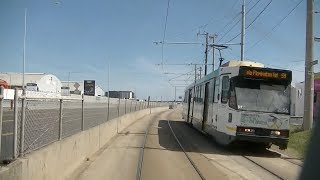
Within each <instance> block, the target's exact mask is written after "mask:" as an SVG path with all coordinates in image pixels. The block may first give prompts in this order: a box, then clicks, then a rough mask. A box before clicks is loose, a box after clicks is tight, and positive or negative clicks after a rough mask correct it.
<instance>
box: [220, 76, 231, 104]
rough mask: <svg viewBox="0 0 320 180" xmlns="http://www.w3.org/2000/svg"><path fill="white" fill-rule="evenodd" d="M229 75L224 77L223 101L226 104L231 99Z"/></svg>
mask: <svg viewBox="0 0 320 180" xmlns="http://www.w3.org/2000/svg"><path fill="white" fill-rule="evenodd" d="M229 88H230V82H229V76H223V77H222V90H221V103H224V104H226V103H227V102H228V100H229Z"/></svg>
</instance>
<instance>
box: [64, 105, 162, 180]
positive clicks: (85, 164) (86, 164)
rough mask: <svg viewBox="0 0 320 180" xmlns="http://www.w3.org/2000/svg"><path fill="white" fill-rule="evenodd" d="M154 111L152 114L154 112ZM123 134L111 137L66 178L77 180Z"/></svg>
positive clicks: (123, 130) (133, 122)
mask: <svg viewBox="0 0 320 180" xmlns="http://www.w3.org/2000/svg"><path fill="white" fill-rule="evenodd" d="M164 110H166V109H164ZM164 110H162V111H157V112H154V113H158V114H156V115H153V116H151V117H150V118H152V117H160V116H162V115H163V114H164V113H167V112H165V111H164ZM160 112H161V113H160ZM154 113H152V114H154ZM148 115H150V114H145V115H143V116H142V117H140V118H138V119H136V120H135V121H132V123H131V124H129V125H128V126H127V127H124V128H123V129H122V130H121V131H119V133H123V132H125V131H126V130H127V129H128V128H129V127H130V126H132V125H133V124H135V123H138V122H139V121H141V120H143V119H145V118H149V117H146V116H148ZM120 135H121V134H115V135H114V136H113V137H111V138H110V139H109V140H108V141H107V143H105V144H104V145H103V146H102V147H101V148H100V149H99V150H98V151H97V152H95V153H94V154H93V155H92V156H90V157H88V158H87V159H86V160H85V161H84V162H82V163H81V165H80V166H78V167H77V169H76V170H75V171H74V172H72V173H71V174H70V175H69V176H68V177H67V178H66V180H75V179H78V177H79V176H80V175H81V173H83V172H84V171H85V170H86V169H87V168H88V167H89V166H90V164H91V163H92V162H94V161H95V159H97V158H98V157H99V155H100V154H102V153H103V152H104V151H105V149H107V148H108V147H109V146H110V145H111V144H112V143H113V142H114V140H115V139H116V138H117V137H119V136H120Z"/></svg>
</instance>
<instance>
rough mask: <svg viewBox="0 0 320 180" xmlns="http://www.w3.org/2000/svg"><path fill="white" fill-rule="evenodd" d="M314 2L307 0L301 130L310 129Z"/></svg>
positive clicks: (311, 117)
mask: <svg viewBox="0 0 320 180" xmlns="http://www.w3.org/2000/svg"><path fill="white" fill-rule="evenodd" d="M313 65H314V0H307V22H306V60H305V84H304V115H303V129H304V130H308V129H311V127H312V121H313V93H314V92H313V90H314V85H313V84H314V74H313Z"/></svg>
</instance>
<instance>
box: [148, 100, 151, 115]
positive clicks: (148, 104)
mask: <svg viewBox="0 0 320 180" xmlns="http://www.w3.org/2000/svg"><path fill="white" fill-rule="evenodd" d="M148 108H149V109H150V114H151V106H150V96H148Z"/></svg>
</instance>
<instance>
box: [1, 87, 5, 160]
mask: <svg viewBox="0 0 320 180" xmlns="http://www.w3.org/2000/svg"><path fill="white" fill-rule="evenodd" d="M3 94H4V88H3V86H0V156H1V140H2V116H3Z"/></svg>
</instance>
